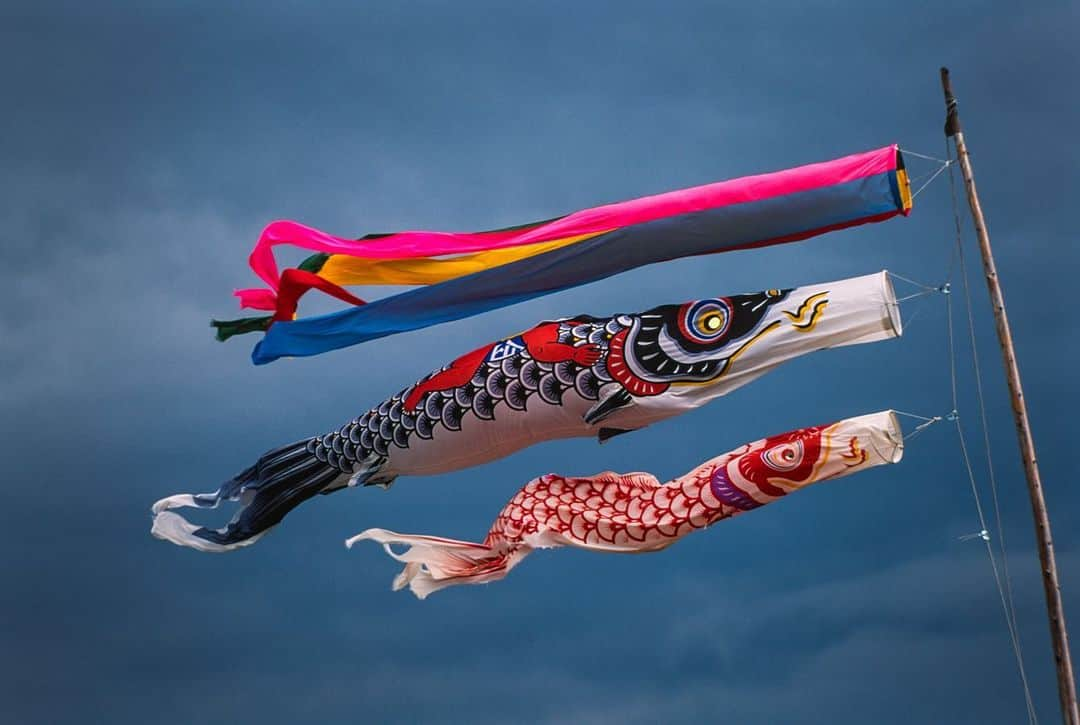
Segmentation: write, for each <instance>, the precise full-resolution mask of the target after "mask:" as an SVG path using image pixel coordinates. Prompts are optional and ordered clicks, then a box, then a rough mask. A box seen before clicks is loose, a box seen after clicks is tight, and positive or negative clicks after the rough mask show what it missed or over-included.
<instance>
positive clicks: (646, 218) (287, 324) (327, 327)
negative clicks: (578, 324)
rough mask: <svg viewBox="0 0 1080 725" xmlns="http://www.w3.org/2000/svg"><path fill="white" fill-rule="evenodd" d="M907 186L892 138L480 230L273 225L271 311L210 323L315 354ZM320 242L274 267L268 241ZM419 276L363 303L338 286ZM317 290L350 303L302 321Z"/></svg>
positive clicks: (723, 243) (762, 238)
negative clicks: (304, 300)
mask: <svg viewBox="0 0 1080 725" xmlns="http://www.w3.org/2000/svg"><path fill="white" fill-rule="evenodd" d="M910 209H911V193H910V189H909V185H908V179H907V175H906V173H905V171H904V166H903V159H902V158H901V156H900V152H899V150H898V148H897V147H896V146H886V147H884V148H880V149H877V150H874V151H868V152H865V153H859V154H853V155H851V156H845V157H843V158H840V159H835V160H833V161H826V162H823V163H817V164H809V165H806V166H800V167H796V168H792V169H787V170H784V171H778V172H773V173H768V174H761V175H757V176H749V177H744V178H739V179H734V180H730V181H721V182H716V183H713V184H707V185H704V186H698V187H693V188H688V189H681V190H678V191H671V192H667V193H663V194H658V195H655V196H648V197H643V198H640V199H634V200H631V201H625V202H619V203H615V204H608V205H605V206H599V207H594V208H591V209H585V210H583V211H578V212H574V213H572V214H568V215H566V216H562V217H558V218H555V219H550V220H547V221H543V222H536V223H532V224H524V225H521V226H518V227H511V228H506V229H499V230H493V231H489V232H477V233H455V232H428V231H407V232H398V233H394V234H376V235H369V236H367V237H364V238H362V239H360V240H349V239H342V238H339V237H335V236H333V235H330V234H326V233H325V232H321V231H318V230H316V229H312V228H311V227H307V226H304V225H302V224H298V223H296V222H289V221H280V222H274V223H272V224H270V225H269V226H268V227H267V228H266V230H265V231H264V232H263V235H262V237H261V238H260V239H259V241H258V243H257V244H256V247H255V250H254V251H253V252H252V254H251V265H252V268H253V269H254V270H255V272H256V273H257V274H258V275H259V276H260V277H261V278H262V279H263V280H265V281H266V282H267V283H268V284H269V285H270V287H269V288H264V289H249V290H240V291H238V292H237V294H238V295H239V297H240V299H241V303H242V305H243V306H245V307H252V308H258V309H267V310H273V311H274V314H273V315H272V316H267V317H259V318H243V319H239V320H230V321H224V322H220V321H216V322H215V323H214V324H215V326H216V327H217V328H218V336H219V337H220V338H221V339H224V338H226V337H228V336H230V335H233V334H237V333H241V332H251V331H257V330H267V334H266V336H265V337H264V338H263V340H262V341H261V342H260V343H259V344H258V345H257V346H256V348H255V350H254V352H253V355H252V357H253V360H254V361H255V362H256V363H267V362H270V361H273V360H276V359H278V358H279V357H287V356H288V357H296V356H305V355H316V354H319V353H323V352H327V351H329V350H334V349H338V348H342V347H346V346H349V345H355V344H358V343H362V342H366V341H369V340H373V339H376V338H379V337H384V336H387V335H393V334H397V333H400V332H406V331H409V330H417V329H421V328H424V327H428V326H431V325H436V324H440V323H443V322H448V321H451V320H457V319H461V318H463V317H469V316H471V315H476V314H480V313H482V312H486V311H488V310H493V309H497V308H500V307H505V306H507V305H512V304H516V303H518V302H523V301H525V300H529V299H533V298H535V297H539V296H541V295H546V294H550V293H552V292H557V291H560V290H564V289H568V288H571V287H574V286H577V285H581V284H585V283H588V282H592V281H596V280H599V279H603V278H606V277H609V276H612V275H615V274H618V273H620V272H624V271H627V270H630V269H634V268H637V267H641V266H643V265H647V264H652V263H656V262H663V261H667V260H672V259H678V258H681V257H688V256H694V255H701V254H711V253H716V252H724V251H731V250H737V249H748V248H752V247H760V246H767V245H771V244H779V243H783V242H791V241H797V240H801V239H807V238H809V237H812V236H815V235H818V234H822V233H824V232H827V231H830V230H833V229H842V228H845V227H851V226H855V225H859V224H865V223H868V222H875V221H882V220H884V219H889V218H891V217H894V216H897V215H900V214H907V213H909V211H910ZM279 244H290V245H295V246H299V247H303V248H306V249H309V250H312V251H316V252H319V254H317V255H316V256H314V257H312V258H310V259H308V260H307V261H306V262H305V263H304V264H302V265H301V266H300V268H298V269H287V270H285V272H284V273H280V274H279V272H278V267H277V263H276V261H275V260H274V256H273V251H272V250H273V247H274V246H276V245H279ZM358 284H380V285H385V284H391V285H422V286H421V287H420V288H418V289H414V290H411V291H407V292H403V293H400V294H396V295H392V296H390V297H386V298H383V299H380V300H375V301H373V302H369V303H365V302H364V300H362V299H360V298H358V297H355V296H354V295H352V294H351V293H350V292H348V291H346V290H345V289H343V287H342V286H343V285H358ZM312 288H317V289H320V290H321V291H323V292H326V293H328V294H331V295H333V296H335V297H337V298H338V299H341V300H342V301H344V302H347V303H350V304H352V305H354V307H352V308H350V309H347V310H342V311H340V312H335V313H332V314H329V315H322V316H319V317H311V318H304V319H299V320H294V317H295V313H296V307H297V302H298V300H299V299H300V297H301V296H302V295H303V294H304V293H305V292H306V291H307V290H309V289H312Z"/></svg>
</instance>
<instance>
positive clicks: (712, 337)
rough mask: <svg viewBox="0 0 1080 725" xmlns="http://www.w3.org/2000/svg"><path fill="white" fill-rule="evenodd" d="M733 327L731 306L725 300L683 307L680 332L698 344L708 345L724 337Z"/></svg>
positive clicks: (699, 301)
mask: <svg viewBox="0 0 1080 725" xmlns="http://www.w3.org/2000/svg"><path fill="white" fill-rule="evenodd" d="M730 325H731V304H730V303H729V302H728V301H727V300H724V299H718V300H698V301H697V302H690V303H688V304H685V305H683V308H682V310H680V315H679V331H680V332H682V334H683V335H685V336H686V337H687V339H689V340H692V341H694V342H696V343H699V344H702V345H707V344H709V343H711V342H715V341H716V340H718V339H719V338H721V337H723V336H724V333H726V332H727V331H728V327H729V326H730Z"/></svg>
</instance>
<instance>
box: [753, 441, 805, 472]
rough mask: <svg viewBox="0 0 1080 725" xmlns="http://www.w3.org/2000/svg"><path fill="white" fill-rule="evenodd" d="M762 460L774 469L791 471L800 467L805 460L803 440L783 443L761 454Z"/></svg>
mask: <svg viewBox="0 0 1080 725" xmlns="http://www.w3.org/2000/svg"><path fill="white" fill-rule="evenodd" d="M761 460H763V461H764V462H765V465H766V466H768V467H769V468H771V469H773V470H774V471H791V470H793V469H795V468H798V467H799V465H800V464H801V463H802V460H803V444H802V441H796V442H795V443H783V444H781V445H778V446H775V447H773V448H770V449H769V450H767V451H765V452H764V453H762V454H761Z"/></svg>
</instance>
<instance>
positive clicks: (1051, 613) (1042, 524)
mask: <svg viewBox="0 0 1080 725" xmlns="http://www.w3.org/2000/svg"><path fill="white" fill-rule="evenodd" d="M941 88H942V90H943V91H944V92H945V109H946V118H945V135H946V136H952V137H953V141H954V142H955V144H956V156H957V160H958V161H959V162H960V170H961V172H962V173H963V175H964V186H965V187H966V189H967V198H968V204H969V205H970V206H971V216H972V218H973V219H974V222H975V234H976V236H977V237H978V239H979V249H980V250H981V251H982V259H983V272H984V273H985V275H986V286H987V287H988V288H989V290H990V300H991V302H992V303H993V307H994V322H995V324H996V327H997V335H998V341H999V342H1000V343H1001V354H1002V357H1003V358H1004V361H1005V377H1006V378H1007V380H1008V383H1009V393H1010V397H1011V398H1012V409H1013V421H1014V423H1015V424H1016V434H1017V437H1018V438H1019V441H1020V457H1021V459H1022V460H1023V464H1024V474H1025V476H1026V477H1027V485H1028V493H1029V495H1030V497H1031V513H1032V515H1033V516H1034V517H1035V537H1036V540H1037V541H1038V545H1039V561H1040V562H1041V564H1042V579H1043V590H1044V593H1045V594H1046V611H1047V615H1048V617H1049V621H1050V639H1051V640H1052V641H1053V646H1054V660H1055V662H1056V664H1057V680H1058V697H1059V698H1060V700H1061V715H1062V720H1063V721H1064V722H1065V723H1066V725H1080V713H1078V711H1077V703H1076V678H1075V676H1074V675H1073V667H1072V657H1071V655H1070V654H1069V633H1068V631H1067V630H1066V628H1065V612H1064V610H1063V608H1062V604H1061V587H1060V585H1059V584H1058V571H1057V562H1056V560H1055V557H1054V541H1053V538H1052V536H1051V533H1050V516H1049V514H1048V512H1047V510H1046V499H1045V498H1044V496H1043V487H1042V479H1041V478H1040V476H1039V465H1038V462H1037V459H1036V457H1035V441H1034V439H1033V438H1032V436H1031V426H1030V425H1029V423H1028V413H1027V403H1026V402H1025V400H1024V391H1023V388H1022V387H1021V385H1020V368H1019V367H1018V366H1017V363H1016V351H1015V349H1014V348H1013V339H1012V331H1011V330H1010V328H1009V318H1008V316H1007V315H1006V314H1005V298H1004V296H1003V295H1002V292H1001V283H1000V282H999V280H998V274H997V267H996V266H995V265H994V254H993V251H992V250H991V249H990V233H989V232H988V231H987V229H986V219H985V218H984V217H983V212H982V206H981V205H980V204H979V195H978V193H977V192H976V190H975V175H974V174H973V172H972V170H971V158H970V157H969V156H968V150H967V144H966V143H964V133H963V132H962V131H961V130H960V115H959V113H958V112H957V106H956V98H955V97H954V96H953V92H952V82H951V81H950V80H949V69H948V68H942V69H941Z"/></svg>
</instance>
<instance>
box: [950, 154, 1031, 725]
mask: <svg viewBox="0 0 1080 725" xmlns="http://www.w3.org/2000/svg"><path fill="white" fill-rule="evenodd" d="M945 148H946V150H947V149H948V140H947V139H946V142H945ZM949 191H950V196H951V201H953V220H954V224H955V227H956V249H955V250H954V251H953V258H951V260H950V263H949V268H950V271H949V274H950V277H951V268H953V264H954V263H955V261H959V264H960V272H961V278H962V279H961V281H962V284H963V291H964V301H966V304H967V311H968V331H969V335H970V339H971V345H972V350H971V354H972V360H973V362H974V370H975V381H976V388H977V393H978V400H980V406H981V413H982V419H983V435H984V442H985V444H986V455H987V465H988V466H989V467H990V471H991V472H990V492H991V495H993V499H994V508H995V512H996V513H997V521H996V523H997V526H998V529H997V531H998V540H999V547H1000V550H1001V559H1002V567H1003V569H1002V570H1003V573H1004V574H1003V576H1002V572H999V570H998V562H997V556H996V555H995V553H994V547H993V545H991V543H990V536H989V532H988V528H987V526H986V516H985V514H984V512H983V502H982V499H981V498H980V495H978V486H977V485H976V483H975V473H974V470H973V468H972V465H971V456H970V455H969V453H968V443H967V440H966V438H964V434H963V427H962V426H961V425H960V417H959V416H958V415H957V416H955V422H956V432H957V438H958V440H959V442H960V453H961V457H962V458H963V465H964V469H966V470H967V472H968V481H969V483H970V484H971V493H972V496H973V498H974V501H975V511H976V513H977V515H978V523H980V533H978V534H977V535H975V537H977V538H981V539H983V543H984V545H985V547H986V554H987V558H988V559H989V561H990V568H991V570H993V572H994V581H995V583H996V585H997V588H998V598H999V600H1000V601H1001V608H1002V610H1003V613H1004V616H1005V625H1007V627H1008V629H1009V639H1010V642H1011V643H1012V648H1013V655H1014V657H1015V659H1016V669H1017V671H1018V673H1020V679H1021V683H1022V684H1023V687H1024V702H1025V704H1026V707H1027V717H1028V722H1029V723H1031V724H1032V725H1034V724H1035V723H1038V715H1037V714H1036V711H1035V702H1034V700H1032V699H1031V688H1030V686H1029V684H1028V681H1027V671H1026V669H1025V667H1024V653H1023V645H1022V643H1021V639H1020V627H1018V626H1017V622H1016V608H1015V605H1014V603H1013V598H1012V585H1011V582H1010V581H1009V579H1010V577H1009V574H1008V553H1007V551H1005V547H1004V534H1003V529H1002V526H1001V518H1000V507H999V505H998V495H997V485H996V482H995V476H994V474H993V460H991V459H990V457H989V456H990V449H989V432H988V430H987V428H986V412H985V402H984V400H983V391H982V375H981V374H980V366H978V351H977V349H976V348H975V325H974V315H973V312H972V305H971V291H970V287H969V285H968V272H967V268H966V266H964V260H963V245H962V232H961V228H960V216H959V213H958V211H957V210H958V202H957V194H956V177H955V174H954V173H953V171H951V170H949ZM947 297H948V298H947V301H946V319H947V321H948V351H949V378H950V382H951V391H953V410H954V413H955V412H956V410H957V376H956V358H957V355H956V343H955V333H954V326H953V297H951V295H948V296H947ZM975 537H969V539H970V538H975ZM961 538H963V537H961Z"/></svg>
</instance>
